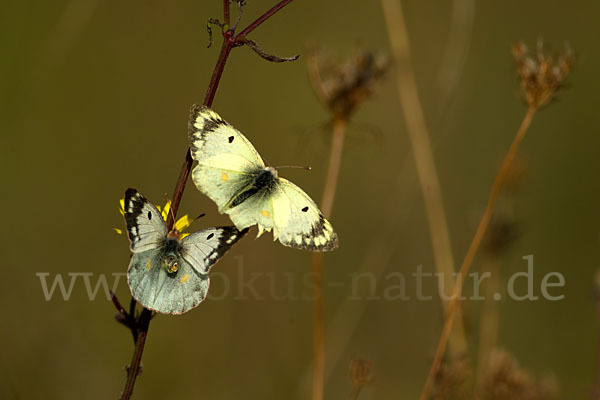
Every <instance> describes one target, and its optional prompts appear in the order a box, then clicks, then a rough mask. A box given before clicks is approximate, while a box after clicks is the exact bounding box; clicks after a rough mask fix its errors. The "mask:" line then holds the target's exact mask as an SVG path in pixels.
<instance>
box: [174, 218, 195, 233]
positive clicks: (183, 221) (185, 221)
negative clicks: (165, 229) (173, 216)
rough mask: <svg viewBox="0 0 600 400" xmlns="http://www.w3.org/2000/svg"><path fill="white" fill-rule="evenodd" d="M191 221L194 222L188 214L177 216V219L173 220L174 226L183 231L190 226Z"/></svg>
mask: <svg viewBox="0 0 600 400" xmlns="http://www.w3.org/2000/svg"><path fill="white" fill-rule="evenodd" d="M192 222H194V221H193V220H192V219H191V218H190V217H189V215H187V214H186V215H184V216H183V217H181V218H179V219H178V220H177V222H175V225H174V228H175V229H177V230H178V231H179V232H183V231H184V230H185V229H186V228H187V227H188V226H190V225H191V224H192Z"/></svg>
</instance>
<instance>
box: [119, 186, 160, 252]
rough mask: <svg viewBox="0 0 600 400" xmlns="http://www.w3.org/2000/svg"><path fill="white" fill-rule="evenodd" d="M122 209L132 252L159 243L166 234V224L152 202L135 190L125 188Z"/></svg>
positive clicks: (151, 247) (147, 248)
mask: <svg viewBox="0 0 600 400" xmlns="http://www.w3.org/2000/svg"><path fill="white" fill-rule="evenodd" d="M124 211H125V223H126V225H127V234H128V236H129V241H130V243H131V246H130V248H131V251H132V252H134V253H138V252H142V251H146V250H150V249H153V248H156V247H158V246H160V245H161V243H162V242H163V241H164V239H165V236H166V235H167V225H166V224H165V221H164V220H163V218H162V215H161V214H160V212H159V211H158V210H157V209H156V207H155V206H154V204H152V203H150V202H149V201H148V200H146V199H145V198H144V196H142V195H141V194H140V193H139V192H138V191H137V190H135V189H127V191H126V192H125V210H124Z"/></svg>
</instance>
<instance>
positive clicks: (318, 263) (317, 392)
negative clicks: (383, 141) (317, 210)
mask: <svg viewBox="0 0 600 400" xmlns="http://www.w3.org/2000/svg"><path fill="white" fill-rule="evenodd" d="M346 124H347V122H346V120H345V119H343V118H336V119H335V120H334V121H333V134H332V141H331V152H330V154H329V167H328V168H327V178H326V179H325V186H324V188H323V198H322V200H321V211H322V212H323V215H324V216H325V218H329V217H330V216H331V211H332V208H333V200H334V198H335V191H336V188H337V182H338V177H339V173H340V165H341V163H342V152H343V149H344V138H345V136H346ZM313 275H314V287H315V289H314V292H315V295H314V303H313V308H314V320H313V343H314V348H313V390H312V400H323V387H324V382H325V315H324V307H323V253H314V254H313Z"/></svg>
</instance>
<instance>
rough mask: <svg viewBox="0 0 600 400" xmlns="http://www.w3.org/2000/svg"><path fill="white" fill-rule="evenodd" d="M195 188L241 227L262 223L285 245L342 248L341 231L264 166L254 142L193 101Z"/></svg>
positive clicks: (261, 228)
mask: <svg viewBox="0 0 600 400" xmlns="http://www.w3.org/2000/svg"><path fill="white" fill-rule="evenodd" d="M189 137H190V141H191V153H192V158H193V159H194V160H196V161H198V165H197V166H196V167H195V168H194V170H193V172H192V179H193V181H194V184H195V185H196V187H197V188H198V189H199V190H200V191H201V192H203V193H204V194H206V195H207V196H208V197H209V198H210V199H212V200H213V201H214V202H215V203H216V204H217V207H218V208H219V212H220V213H224V214H228V215H229V217H230V218H231V220H232V221H233V223H234V224H235V225H236V227H237V228H238V229H245V228H248V227H250V226H252V225H257V226H258V236H260V235H262V234H263V233H264V232H270V231H272V232H273V239H274V240H277V239H279V241H280V242H281V243H282V244H283V245H285V246H290V247H295V248H300V249H307V250H313V251H329V250H334V249H336V248H337V247H338V239H337V234H336V233H335V231H334V230H333V227H332V226H331V224H330V223H329V221H327V220H326V219H325V218H324V216H323V214H322V213H321V211H320V210H319V208H318V207H317V205H316V204H315V202H314V201H313V200H312V199H311V198H310V197H309V196H308V195H307V194H306V193H305V192H304V191H303V190H302V189H300V188H299V187H298V186H296V185H295V184H293V183H292V182H290V181H288V180H287V179H284V178H281V177H279V174H278V172H277V170H276V169H275V168H273V167H270V166H266V165H265V163H264V161H263V160H262V158H261V157H260V155H259V154H258V152H257V151H256V150H255V149H254V146H252V143H250V141H249V140H248V139H247V138H246V137H245V136H244V135H242V133H241V132H239V131H238V130H237V129H235V128H234V127H233V126H231V125H230V124H228V123H227V122H225V121H224V120H223V119H222V118H221V117H220V116H219V115H218V114H217V113H216V112H214V111H213V110H211V109H210V108H207V107H203V106H193V107H192V110H191V116H190V123H189Z"/></svg>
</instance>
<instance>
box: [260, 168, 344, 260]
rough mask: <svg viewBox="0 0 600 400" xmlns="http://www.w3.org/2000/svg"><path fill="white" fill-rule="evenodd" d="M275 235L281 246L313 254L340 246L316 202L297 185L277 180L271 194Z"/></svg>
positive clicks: (284, 180)
mask: <svg viewBox="0 0 600 400" xmlns="http://www.w3.org/2000/svg"><path fill="white" fill-rule="evenodd" d="M271 201H272V209H273V225H274V229H273V236H274V238H276V239H277V238H278V239H279V241H280V242H281V244H283V245H285V246H290V247H295V248H299V249H305V250H312V251H331V250H335V249H337V247H338V237H337V233H335V231H334V230H333V227H332V226H331V223H329V221H327V220H326V219H325V217H323V214H322V213H321V211H320V210H319V208H318V207H317V205H316V204H315V202H314V201H313V200H312V199H311V198H310V197H309V196H308V195H307V194H306V193H305V192H304V191H303V190H302V189H300V188H299V187H298V186H296V185H295V184H293V183H292V182H290V181H288V180H287V179H284V178H278V180H277V185H276V187H275V189H274V190H273V192H272V194H271Z"/></svg>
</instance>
